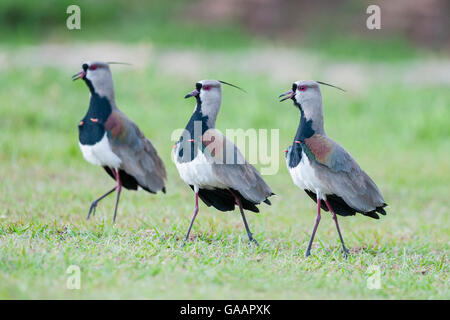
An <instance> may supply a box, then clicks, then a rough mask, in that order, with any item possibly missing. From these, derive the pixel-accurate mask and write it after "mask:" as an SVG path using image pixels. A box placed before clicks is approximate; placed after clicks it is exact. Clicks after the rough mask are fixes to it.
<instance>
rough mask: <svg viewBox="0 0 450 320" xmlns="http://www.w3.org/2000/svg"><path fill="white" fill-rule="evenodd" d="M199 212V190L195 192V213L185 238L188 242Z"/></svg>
mask: <svg viewBox="0 0 450 320" xmlns="http://www.w3.org/2000/svg"><path fill="white" fill-rule="evenodd" d="M197 213H198V192H196V193H195V209H194V215H193V216H192V219H191V224H190V225H189V229H188V232H187V233H186V237H185V238H184V242H187V241H188V240H189V234H190V233H191V229H192V225H193V224H194V220H195V217H197ZM183 245H184V244H183Z"/></svg>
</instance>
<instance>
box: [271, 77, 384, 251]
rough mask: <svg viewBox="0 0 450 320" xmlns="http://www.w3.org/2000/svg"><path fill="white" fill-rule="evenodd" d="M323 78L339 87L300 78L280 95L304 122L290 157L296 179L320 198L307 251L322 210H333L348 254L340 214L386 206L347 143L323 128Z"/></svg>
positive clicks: (365, 212) (366, 212) (367, 212)
mask: <svg viewBox="0 0 450 320" xmlns="http://www.w3.org/2000/svg"><path fill="white" fill-rule="evenodd" d="M319 84H323V85H327V86H331V87H334V88H337V89H339V90H343V89H341V88H339V87H336V86H333V85H330V84H328V83H325V82H321V81H312V80H301V81H296V82H294V83H293V84H292V89H291V90H289V91H287V92H285V93H283V94H281V95H280V96H279V97H280V98H282V99H281V101H284V100H287V99H292V101H293V102H294V106H295V107H297V108H298V109H299V111H300V123H299V125H298V129H297V133H296V135H295V138H294V141H293V143H292V145H291V146H289V147H288V148H287V150H286V151H285V152H286V163H287V167H288V169H289V172H290V174H291V177H292V180H293V181H294V184H296V185H297V186H298V187H299V188H301V189H303V190H304V191H305V192H306V193H307V194H308V196H309V197H311V199H313V200H314V201H315V202H316V203H317V217H316V222H315V224H314V228H313V231H312V235H311V238H310V240H309V243H308V247H307V249H306V253H305V256H309V255H310V254H311V246H312V243H313V241H314V236H315V234H316V231H317V227H318V226H319V222H320V219H321V214H320V210H321V209H323V210H325V211H330V212H331V215H332V217H333V220H334V222H335V224H336V229H337V232H338V235H339V239H340V241H341V243H342V248H343V251H344V257H347V255H348V254H349V251H348V249H347V248H346V246H345V243H344V239H343V237H342V234H341V230H340V228H339V223H338V220H337V216H336V214H337V215H341V216H353V215H355V214H356V213H361V214H363V215H364V216H367V217H370V218H373V219H379V216H378V213H379V214H382V215H385V214H386V211H385V210H384V209H383V208H384V207H386V206H387V204H386V202H385V201H384V198H383V196H382V195H381V192H380V190H379V189H378V187H377V186H376V184H375V183H374V182H373V180H372V179H371V178H370V177H369V176H368V175H367V173H365V172H364V171H363V170H362V169H361V168H360V167H359V165H358V163H357V162H356V161H355V159H353V157H352V156H351V155H350V153H348V152H347V151H346V150H345V149H344V148H343V147H341V146H340V145H339V144H338V143H337V142H335V141H334V140H332V139H331V138H329V137H328V136H327V135H326V133H325V129H324V124H323V110H322V94H321V92H320V87H319Z"/></svg>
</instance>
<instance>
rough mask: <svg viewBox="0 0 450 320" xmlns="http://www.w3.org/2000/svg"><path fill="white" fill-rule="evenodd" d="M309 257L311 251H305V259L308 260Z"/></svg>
mask: <svg viewBox="0 0 450 320" xmlns="http://www.w3.org/2000/svg"><path fill="white" fill-rule="evenodd" d="M310 255H311V251H309V250H306V252H305V258H308V257H309V256H310Z"/></svg>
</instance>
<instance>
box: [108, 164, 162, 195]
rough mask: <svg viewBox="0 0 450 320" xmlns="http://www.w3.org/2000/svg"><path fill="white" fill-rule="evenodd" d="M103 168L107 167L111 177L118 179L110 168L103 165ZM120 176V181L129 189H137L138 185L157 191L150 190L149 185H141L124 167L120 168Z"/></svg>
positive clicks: (151, 191)
mask: <svg viewBox="0 0 450 320" xmlns="http://www.w3.org/2000/svg"><path fill="white" fill-rule="evenodd" d="M103 169H105V171H106V172H107V173H108V174H109V175H110V177H111V178H113V179H114V180H116V178H115V177H114V174H113V173H112V171H111V169H110V168H108V167H103ZM119 176H120V181H121V182H122V186H123V187H124V188H126V189H128V190H137V189H138V186H139V187H141V188H142V189H144V190H145V191H148V192H150V193H156V191H153V190H150V189H148V188H147V187H145V186H142V185H140V184H139V183H138V182H137V180H136V179H135V178H134V177H133V176H131V175H129V174H128V173H126V172H125V171H123V170H122V169H119ZM163 192H164V193H166V190H165V188H164V189H163Z"/></svg>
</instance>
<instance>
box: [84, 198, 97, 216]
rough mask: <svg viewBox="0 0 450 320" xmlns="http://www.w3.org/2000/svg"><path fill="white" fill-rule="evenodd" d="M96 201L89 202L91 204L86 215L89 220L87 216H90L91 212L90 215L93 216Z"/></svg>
mask: <svg viewBox="0 0 450 320" xmlns="http://www.w3.org/2000/svg"><path fill="white" fill-rule="evenodd" d="M97 203H98V202H97V201H94V202H92V203H91V206H90V208H89V213H88V215H87V217H86V220H89V218H90V217H91V213H92V216H94V217H95V209H96V208H97Z"/></svg>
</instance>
